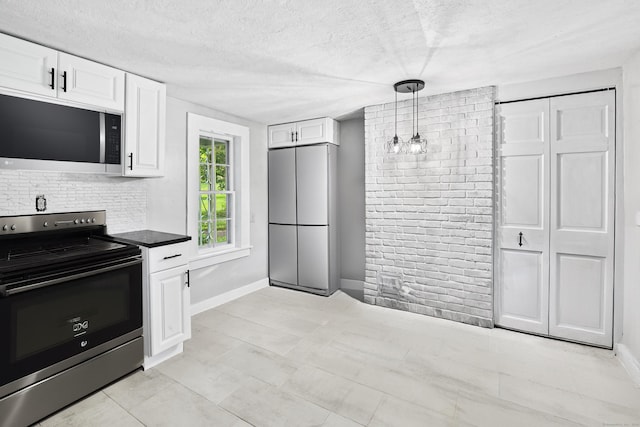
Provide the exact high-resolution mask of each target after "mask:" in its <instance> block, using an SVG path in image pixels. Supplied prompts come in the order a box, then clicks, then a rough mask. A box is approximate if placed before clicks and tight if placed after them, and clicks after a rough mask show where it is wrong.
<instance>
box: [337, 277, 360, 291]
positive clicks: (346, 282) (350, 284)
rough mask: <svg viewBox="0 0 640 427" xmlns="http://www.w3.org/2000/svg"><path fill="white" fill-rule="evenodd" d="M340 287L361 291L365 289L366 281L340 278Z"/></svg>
mask: <svg viewBox="0 0 640 427" xmlns="http://www.w3.org/2000/svg"><path fill="white" fill-rule="evenodd" d="M340 289H349V290H353V291H361V290H363V289H364V282H363V281H362V280H351V279H340Z"/></svg>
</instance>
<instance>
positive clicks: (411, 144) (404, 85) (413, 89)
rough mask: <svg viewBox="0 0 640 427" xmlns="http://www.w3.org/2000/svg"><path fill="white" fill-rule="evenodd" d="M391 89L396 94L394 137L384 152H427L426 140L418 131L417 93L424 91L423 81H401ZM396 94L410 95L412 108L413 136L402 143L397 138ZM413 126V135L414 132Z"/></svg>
mask: <svg viewBox="0 0 640 427" xmlns="http://www.w3.org/2000/svg"><path fill="white" fill-rule="evenodd" d="M393 89H394V90H395V92H396V103H395V135H394V136H393V138H391V139H390V140H388V141H387V144H386V151H387V152H388V153H394V154H398V153H410V154H420V153H426V152H427V140H426V138H423V137H421V136H420V132H419V131H418V123H419V118H418V110H419V108H418V92H419V91H421V90H422V89H424V81H422V80H416V79H413V80H403V81H401V82H398V83H396V84H394V85H393ZM398 92H399V93H411V100H412V105H411V106H412V108H411V116H412V119H411V134H412V135H413V136H412V137H411V139H409V141H407V142H404V141H402V139H401V138H399V137H398ZM414 125H415V134H414V133H413V131H414Z"/></svg>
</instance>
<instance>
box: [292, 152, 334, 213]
mask: <svg viewBox="0 0 640 427" xmlns="http://www.w3.org/2000/svg"><path fill="white" fill-rule="evenodd" d="M328 174H329V150H328V146H327V144H324V145H314V146H313V147H297V148H296V191H297V196H296V198H297V203H298V211H297V212H298V224H300V225H327V224H329V175H328Z"/></svg>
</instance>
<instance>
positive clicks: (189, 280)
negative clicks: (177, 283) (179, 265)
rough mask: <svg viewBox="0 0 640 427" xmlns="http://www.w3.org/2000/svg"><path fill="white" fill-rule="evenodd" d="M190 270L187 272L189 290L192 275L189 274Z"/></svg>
mask: <svg viewBox="0 0 640 427" xmlns="http://www.w3.org/2000/svg"><path fill="white" fill-rule="evenodd" d="M189 271H190V270H187V288H190V287H191V275H190V274H189Z"/></svg>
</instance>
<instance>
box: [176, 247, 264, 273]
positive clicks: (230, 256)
mask: <svg viewBox="0 0 640 427" xmlns="http://www.w3.org/2000/svg"><path fill="white" fill-rule="evenodd" d="M252 247H253V246H246V247H243V248H231V249H222V250H219V251H211V252H204V253H201V254H198V255H196V256H195V257H193V258H191V259H190V260H189V269H190V270H197V269H199V268H204V267H210V266H212V265H216V264H221V263H223V262H227V261H232V260H234V259H238V258H243V257H246V256H249V255H250V254H251V248H252Z"/></svg>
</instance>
